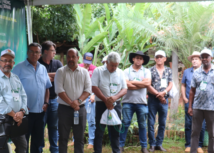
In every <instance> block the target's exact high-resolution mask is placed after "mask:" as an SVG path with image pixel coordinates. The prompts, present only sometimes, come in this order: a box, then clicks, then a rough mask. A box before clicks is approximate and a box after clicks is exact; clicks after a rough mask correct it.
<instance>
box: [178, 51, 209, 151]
mask: <svg viewBox="0 0 214 153" xmlns="http://www.w3.org/2000/svg"><path fill="white" fill-rule="evenodd" d="M187 59H188V60H189V61H190V62H192V67H191V68H188V69H186V70H185V71H184V74H183V78H182V85H181V93H182V97H183V100H184V102H185V140H186V144H185V148H186V149H185V152H190V139H191V132H192V130H191V129H192V116H190V115H189V114H188V107H189V91H190V88H191V80H192V75H193V73H194V71H195V70H196V69H197V68H199V67H200V66H201V59H200V53H199V52H197V51H194V52H193V53H192V55H191V56H189V57H188V58H187ZM202 127H203V128H202V130H201V133H200V139H199V144H198V150H197V151H198V153H203V150H202V147H203V141H204V130H205V121H204V122H203V126H202Z"/></svg>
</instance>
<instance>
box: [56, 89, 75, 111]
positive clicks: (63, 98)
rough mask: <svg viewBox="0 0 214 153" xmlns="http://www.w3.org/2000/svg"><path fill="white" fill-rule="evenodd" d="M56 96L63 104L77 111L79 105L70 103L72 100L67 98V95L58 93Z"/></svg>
mask: <svg viewBox="0 0 214 153" xmlns="http://www.w3.org/2000/svg"><path fill="white" fill-rule="evenodd" d="M58 96H59V97H60V98H61V99H62V100H63V101H64V102H66V103H67V104H68V105H69V106H70V107H72V108H73V109H74V110H79V103H78V102H74V101H72V100H71V99H70V98H69V97H68V95H67V94H66V92H61V93H58Z"/></svg>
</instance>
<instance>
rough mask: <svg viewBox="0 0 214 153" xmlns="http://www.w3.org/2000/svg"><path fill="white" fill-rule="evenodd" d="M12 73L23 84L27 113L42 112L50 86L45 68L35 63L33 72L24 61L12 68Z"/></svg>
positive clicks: (26, 61)
mask: <svg viewBox="0 0 214 153" xmlns="http://www.w3.org/2000/svg"><path fill="white" fill-rule="evenodd" d="M13 73H15V74H16V75H18V77H19V78H20V80H21V82H22V84H23V87H24V89H25V92H26V94H27V106H28V108H29V112H30V113H41V112H43V109H42V107H43V105H44V101H45V93H46V89H48V88H50V87H51V86H52V85H51V81H50V79H49V76H48V73H47V70H46V68H45V67H44V66H43V65H42V64H40V63H39V62H37V66H36V70H35V69H34V67H33V65H31V64H30V63H29V62H28V60H27V59H26V60H25V61H24V62H21V63H19V64H17V65H16V66H15V67H14V69H13Z"/></svg>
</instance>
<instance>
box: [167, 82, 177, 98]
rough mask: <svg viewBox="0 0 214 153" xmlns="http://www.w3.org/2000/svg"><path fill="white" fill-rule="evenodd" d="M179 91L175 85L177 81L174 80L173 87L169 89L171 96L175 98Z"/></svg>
mask: <svg viewBox="0 0 214 153" xmlns="http://www.w3.org/2000/svg"><path fill="white" fill-rule="evenodd" d="M177 93H178V89H177V88H176V86H175V83H174V82H172V89H171V90H170V91H169V98H174V97H175V96H176V94H177Z"/></svg>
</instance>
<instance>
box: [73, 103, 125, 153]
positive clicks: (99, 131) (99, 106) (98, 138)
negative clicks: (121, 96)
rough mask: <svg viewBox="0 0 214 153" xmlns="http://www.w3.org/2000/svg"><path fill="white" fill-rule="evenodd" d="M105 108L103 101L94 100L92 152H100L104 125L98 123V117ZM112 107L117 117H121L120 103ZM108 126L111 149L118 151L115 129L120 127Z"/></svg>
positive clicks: (118, 134) (116, 152) (118, 136)
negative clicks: (94, 128)
mask: <svg viewBox="0 0 214 153" xmlns="http://www.w3.org/2000/svg"><path fill="white" fill-rule="evenodd" d="M106 109H107V107H106V105H105V103H104V102H101V101H99V102H96V117H95V118H96V130H95V139H94V153H101V152H102V139H103V134H104V131H105V128H106V125H103V124H100V119H101V117H102V114H103V113H104V111H105V110H106ZM114 109H115V111H116V112H117V114H118V116H119V118H120V119H121V104H120V103H117V105H116V106H115V107H114ZM108 128H109V131H110V135H111V137H110V141H111V147H112V151H113V153H120V147H119V139H120V133H119V131H116V129H120V126H116V127H114V126H108ZM115 128H116V129H115ZM75 142H76V140H75Z"/></svg>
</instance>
